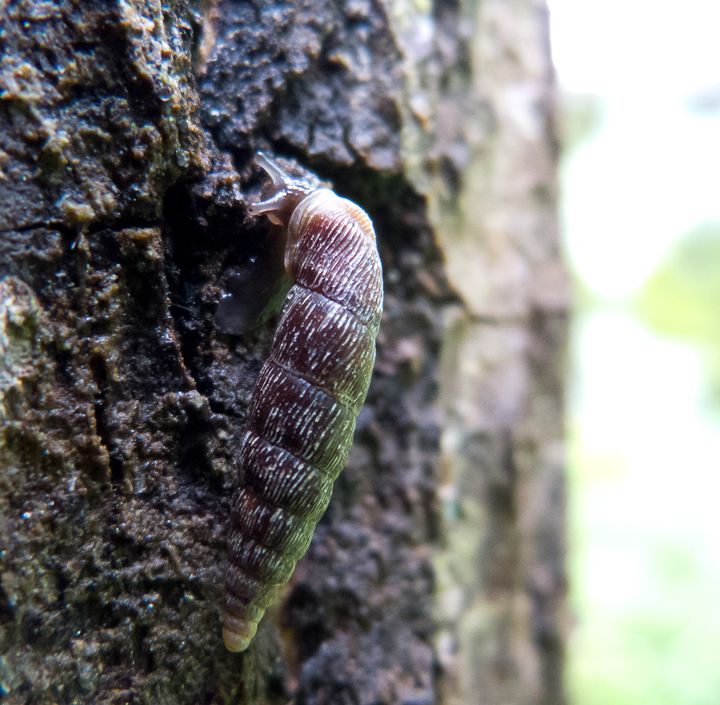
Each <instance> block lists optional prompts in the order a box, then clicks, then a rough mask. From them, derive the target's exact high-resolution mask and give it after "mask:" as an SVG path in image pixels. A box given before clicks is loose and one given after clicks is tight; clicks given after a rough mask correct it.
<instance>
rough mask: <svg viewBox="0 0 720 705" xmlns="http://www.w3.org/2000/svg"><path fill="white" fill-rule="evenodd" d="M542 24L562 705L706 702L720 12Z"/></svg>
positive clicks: (713, 569)
mask: <svg viewBox="0 0 720 705" xmlns="http://www.w3.org/2000/svg"><path fill="white" fill-rule="evenodd" d="M550 10H551V28H552V42H553V54H554V58H555V62H556V68H557V74H558V80H559V83H560V87H561V90H562V92H563V95H564V100H563V104H564V106H565V122H566V125H567V126H568V127H567V138H566V151H565V158H564V162H563V171H562V193H563V196H562V220H563V229H564V240H565V248H566V252H567V257H568V261H569V264H570V267H571V269H572V272H573V275H574V277H575V280H576V292H577V302H578V303H577V308H576V311H575V316H574V324H573V342H572V354H571V360H572V362H571V368H572V369H571V371H570V390H569V399H568V401H569V403H568V416H569V419H568V425H569V438H570V465H571V468H570V483H571V494H570V497H571V500H570V502H571V504H570V513H571V528H570V537H569V539H570V547H571V557H570V571H571V584H572V588H571V591H572V607H573V610H574V616H575V625H576V626H575V628H574V632H573V637H572V640H571V643H570V648H569V653H568V655H569V669H568V673H569V678H568V680H569V682H568V686H569V691H570V695H571V702H572V703H573V705H630V704H631V703H632V705H717V704H718V703H720V609H719V608H718V595H719V594H720V508H719V507H718V504H719V503H720V472H719V471H720V404H719V403H718V400H719V399H720V391H719V390H720V382H719V381H718V380H720V374H719V371H720V296H719V295H718V292H720V2H717V0H715V1H712V0H706V1H701V0H684V1H683V2H680V1H675V0H667V1H665V2H663V1H662V0H654V1H652V2H651V1H650V0H624V1H621V0H551V2H550ZM698 253H699V254H698ZM716 281H717V282H718V283H717V284H715V282H716ZM713 294H715V296H713ZM715 312H717V315H716V316H715Z"/></svg>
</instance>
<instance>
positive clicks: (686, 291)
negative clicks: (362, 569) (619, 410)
mask: <svg viewBox="0 0 720 705" xmlns="http://www.w3.org/2000/svg"><path fill="white" fill-rule="evenodd" d="M636 312H637V315H638V317H639V318H640V319H641V320H643V321H645V322H647V324H648V325H649V326H650V327H651V328H652V329H653V330H655V331H657V332H658V333H659V334H661V335H666V336H672V337H676V338H679V339H681V340H686V341H689V342H692V343H695V344H697V345H698V346H699V347H700V348H701V350H702V353H703V359H704V362H705V365H706V370H707V375H708V399H707V401H708V402H709V403H711V404H712V405H713V406H714V407H716V408H717V409H720V222H714V221H713V222H708V223H705V224H703V225H702V226H700V227H697V228H695V229H693V230H691V231H690V232H689V233H687V235H685V236H684V237H683V238H682V239H681V240H680V241H679V242H678V243H677V244H676V245H675V247H674V248H673V249H672V251H671V252H670V253H669V255H668V256H667V258H666V259H665V261H664V262H663V263H662V264H661V265H660V267H658V268H657V270H656V271H655V272H654V273H653V275H652V276H651V277H650V279H649V280H648V281H647V282H646V284H645V286H644V287H643V288H642V290H641V292H640V293H639V295H638V297H637V300H636ZM719 670H720V665H719ZM718 702H720V693H719V694H718Z"/></svg>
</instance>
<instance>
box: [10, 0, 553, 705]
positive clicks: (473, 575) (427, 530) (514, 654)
mask: <svg viewBox="0 0 720 705" xmlns="http://www.w3.org/2000/svg"><path fill="white" fill-rule="evenodd" d="M1 11H2V23H3V25H2V34H1V35H0V36H1V37H2V39H0V41H1V42H2V50H3V55H2V59H1V61H0V203H2V213H1V214H0V219H1V220H0V274H1V275H2V279H1V280H0V347H1V348H2V359H1V360H0V399H1V401H2V404H1V405H0V414H2V428H1V434H0V508H1V512H2V526H0V532H1V534H0V537H1V538H0V540H1V541H2V545H1V546H0V559H1V560H2V576H1V577H2V582H1V583H0V623H1V624H2V634H1V636H0V652H1V654H2V657H1V658H0V694H1V695H0V699H2V698H3V697H4V701H5V702H8V703H33V704H45V703H48V704H50V703H60V704H66V703H67V704H68V705H69V704H70V703H109V704H112V705H120V704H121V703H137V704H139V703H145V704H155V703H159V704H164V703H168V704H170V703H172V704H173V705H182V704H184V703H187V704H188V705H190V704H193V705H194V704H197V703H217V704H220V703H238V704H250V703H253V704H254V703H278V704H280V703H288V702H292V703H297V704H298V705H300V704H303V705H310V704H318V705H320V704H328V705H343V704H344V703H358V704H360V705H371V704H375V705H380V704H381V703H382V704H387V705H395V704H398V705H423V704H427V705H430V704H434V703H438V704H441V703H442V704H444V705H450V704H453V705H460V704H462V705H466V704H467V705H501V704H506V705H508V704H512V705H525V704H527V705H531V704H532V705H534V704H543V705H559V704H560V703H562V702H563V693H562V683H561V676H562V659H563V643H564V634H565V628H564V622H565V619H564V569H563V521H564V519H563V511H564V509H563V507H564V501H563V487H564V485H563V467H562V377H561V362H562V349H563V344H564V335H565V311H566V299H567V296H566V283H565V275H564V272H563V269H562V266H561V263H560V253H559V251H558V244H557V228H556V216H555V205H556V204H555V176H556V151H557V150H556V141H555V140H556V133H555V124H554V104H553V100H554V85H553V79H552V70H551V64H550V54H549V47H548V41H547V11H546V8H545V6H544V3H543V2H541V0H513V1H512V2H507V1H506V0H483V1H480V0H477V1H476V2H471V1H468V2H466V3H456V2H452V1H450V0H436V2H435V4H434V5H433V6H432V7H426V6H424V5H422V4H421V5H417V4H415V3H410V2H406V1H404V0H392V2H391V1H390V0H388V1H387V2H384V3H383V2H381V1H380V0H348V1H347V2H343V3H324V2H320V1H319V0H301V1H300V2H296V3H284V4H276V3H273V2H263V1H261V0H257V1H256V0H253V1H250V2H239V1H236V2H231V1H230V0H205V1H204V2H200V0H196V1H191V0H188V1H183V0H176V1H174V2H167V3H160V2H158V1H156V0H113V1H104V0H85V1H81V0H62V1H60V2H50V1H47V2H42V1H40V2H38V1H37V0H15V1H12V0H11V1H10V2H7V3H6V4H5V5H4V6H3V7H2V10H1ZM258 148H262V149H266V150H268V151H270V152H272V153H274V154H280V155H284V156H288V157H292V158H294V159H296V160H297V162H298V163H299V164H302V165H303V166H304V167H307V168H309V169H311V170H313V171H314V172H315V173H316V174H318V175H319V176H320V177H321V178H323V179H325V180H327V181H328V182H331V183H332V184H333V185H334V188H335V190H336V191H337V192H338V193H340V194H342V195H344V196H347V197H349V198H352V199H353V200H355V201H357V202H358V203H359V204H360V205H361V206H362V207H363V208H364V209H366V210H367V211H368V212H369V213H370V215H371V216H372V218H373V220H374V223H375V228H376V231H377V233H378V239H379V247H380V252H381V257H382V260H383V266H384V273H385V286H386V304H385V315H384V318H383V324H382V328H381V332H380V338H379V341H378V359H377V365H376V370H375V374H374V379H373V383H372V387H371V390H370V395H369V398H368V402H367V404H366V406H365V408H364V409H363V411H362V412H361V415H360V417H359V419H358V428H357V433H356V438H355V443H354V446H353V451H352V453H351V457H350V462H349V465H348V468H347V469H346V470H345V471H344V473H343V474H342V475H341V477H340V479H339V480H338V482H337V483H336V487H335V492H334V495H333V499H332V502H331V504H330V507H329V509H328V512H327V514H326V516H325V517H324V518H323V519H322V521H321V523H320V525H319V526H318V529H317V531H316V534H315V537H314V539H313V543H312V545H311V547H310V550H309V552H308V555H307V556H306V557H305V559H303V560H302V561H301V563H300V564H299V566H298V569H297V572H296V574H295V576H294V578H293V580H292V582H291V585H290V586H289V588H288V590H287V592H286V594H285V595H284V597H283V599H282V600H281V603H280V604H279V605H278V606H277V607H276V608H275V609H274V610H272V611H271V613H269V614H268V616H266V618H265V619H264V620H263V622H262V624H261V628H260V631H259V632H258V636H257V638H256V639H255V641H254V642H253V644H252V646H251V648H250V649H249V650H248V651H247V652H246V653H244V654H241V655H233V654H230V653H227V652H226V651H225V649H224V647H223V645H222V641H221V637H220V627H219V614H220V611H221V606H222V584H223V571H224V566H225V545H224V536H225V530H226V523H227V517H228V507H229V498H230V495H231V491H232V488H233V487H234V486H235V485H236V484H237V482H238V481H239V478H238V477H237V467H236V465H235V458H236V457H237V455H238V448H239V444H240V442H241V439H242V433H243V428H244V420H245V415H246V411H247V404H248V400H249V396H250V393H251V391H252V387H253V384H254V380H255V377H256V375H257V372H258V370H259V367H260V365H261V363H262V361H263V360H264V358H265V356H266V355H267V351H268V348H269V344H270V341H271V337H272V330H273V324H274V320H273V311H276V310H277V301H276V299H277V296H276V293H277V290H278V286H279V285H280V283H279V278H280V271H281V268H282V260H281V258H282V242H280V241H279V240H278V237H277V233H276V232H275V231H273V230H271V229H270V228H269V227H268V226H267V225H266V224H265V223H260V222H256V221H252V220H250V219H249V218H248V217H247V216H246V204H247V202H248V201H249V200H252V198H254V194H256V193H257V186H258V182H257V177H258V175H257V174H256V173H255V172H254V171H253V169H252V168H251V166H250V158H251V157H252V155H253V153H254V152H255V151H256V150H257V149H258ZM219 302H220V303H219Z"/></svg>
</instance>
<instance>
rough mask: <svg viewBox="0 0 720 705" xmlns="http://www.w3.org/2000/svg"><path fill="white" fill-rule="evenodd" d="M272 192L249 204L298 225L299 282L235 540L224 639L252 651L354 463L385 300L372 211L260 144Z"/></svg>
mask: <svg viewBox="0 0 720 705" xmlns="http://www.w3.org/2000/svg"><path fill="white" fill-rule="evenodd" d="M255 161H256V163H257V164H258V165H259V166H260V167H262V168H263V169H264V170H265V171H266V172H267V174H268V175H269V176H270V178H271V180H272V186H271V188H270V194H269V196H268V198H266V199H265V200H263V201H261V202H259V203H256V204H254V205H252V206H251V207H250V209H249V210H250V213H251V215H260V214H265V215H266V216H267V217H268V218H270V220H271V221H272V222H274V223H276V224H280V225H283V226H285V227H287V246H286V250H285V268H286V270H287V272H288V274H289V275H290V277H291V278H292V280H293V281H294V285H293V286H292V288H291V289H290V291H289V293H288V296H287V298H286V300H285V304H284V306H283V309H282V313H281V315H280V321H279V323H278V327H277V330H276V332H275V338H274V340H273V344H272V349H271V352H270V357H269V359H268V360H267V361H266V362H265V364H264V366H263V368H262V370H261V371H260V376H259V378H258V381H257V384H256V386H255V390H254V392H253V395H252V401H251V404H250V414H249V428H248V431H247V433H246V436H245V439H244V443H243V448H242V451H241V453H240V467H241V469H242V474H243V476H244V485H243V486H242V487H240V489H239V490H238V491H237V492H236V494H235V496H234V498H233V503H232V510H231V525H230V533H229V538H228V553H229V564H228V569H227V573H226V579H225V595H226V600H225V611H224V615H223V638H224V641H225V645H226V647H227V648H228V649H229V650H230V651H244V650H245V649H246V648H247V647H248V645H249V643H250V641H251V640H252V638H253V636H254V635H255V632H256V631H257V626H258V623H259V621H260V619H261V618H262V616H263V613H264V612H265V610H266V609H267V607H268V606H269V605H271V604H272V603H273V601H274V600H275V599H276V598H277V596H278V595H279V593H280V591H281V590H282V588H283V586H284V585H285V584H286V583H287V582H288V580H289V579H290V577H291V576H292V573H293V571H294V569H295V564H296V563H297V561H298V560H299V559H300V558H301V557H302V556H303V554H304V553H305V551H306V550H307V548H308V546H309V544H310V540H311V539H312V534H313V530H314V528H315V524H316V523H317V522H318V520H319V519H320V517H321V516H322V515H323V513H324V511H325V509H326V507H327V505H328V502H329V501H330V495H331V493H332V486H333V482H334V481H335V479H336V478H337V476H338V475H339V474H340V472H341V471H342V469H343V468H344V467H345V464H346V462H347V458H348V454H349V452H350V446H351V444H352V438H353V433H354V430H355V419H356V416H357V414H358V412H359V410H360V408H361V407H362V405H363V402H364V401H365V396H366V395H367V390H368V386H369V384H370V377H371V375H372V369H373V364H374V362H375V339H376V337H377V332H378V327H379V325H380V317H381V314H382V304H383V286H382V268H381V265H380V258H379V256H378V251H377V246H376V243H375V233H374V231H373V227H372V223H371V222H370V218H368V216H367V214H366V213H365V212H364V211H363V210H362V209H361V208H359V207H358V206H357V205H355V204H354V203H352V202H351V201H348V200H346V199H344V198H340V197H339V196H337V195H336V194H335V193H333V191H331V190H329V189H326V188H316V187H314V186H313V185H311V184H310V183H309V182H306V181H305V180H303V179H299V178H295V177H291V176H289V175H288V174H287V173H285V172H284V171H283V170H282V169H281V168H280V167H279V166H278V165H277V164H276V163H275V162H273V161H271V160H270V159H268V158H267V157H266V156H265V155H263V154H258V155H257V157H256V160H255Z"/></svg>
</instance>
